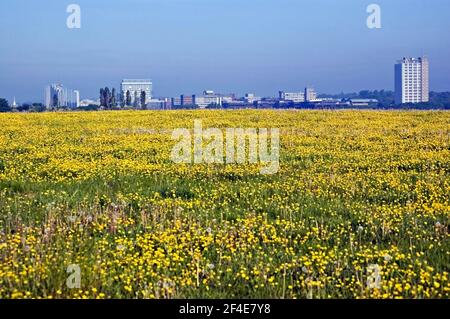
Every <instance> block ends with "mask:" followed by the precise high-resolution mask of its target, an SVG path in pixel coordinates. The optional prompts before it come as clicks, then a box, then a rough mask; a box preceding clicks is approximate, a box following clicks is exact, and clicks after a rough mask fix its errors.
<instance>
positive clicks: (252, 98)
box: [244, 93, 262, 104]
mask: <svg viewBox="0 0 450 319" xmlns="http://www.w3.org/2000/svg"><path fill="white" fill-rule="evenodd" d="M261 100H262V99H261V98H260V97H259V96H256V95H255V94H253V93H247V94H245V97H244V101H245V103H247V104H253V103H255V102H260V101H261Z"/></svg>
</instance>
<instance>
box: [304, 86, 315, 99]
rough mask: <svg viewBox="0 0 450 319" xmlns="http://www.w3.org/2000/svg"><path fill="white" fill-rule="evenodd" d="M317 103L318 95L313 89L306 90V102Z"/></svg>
mask: <svg viewBox="0 0 450 319" xmlns="http://www.w3.org/2000/svg"><path fill="white" fill-rule="evenodd" d="M316 101H317V93H316V91H314V89H313V88H310V87H307V88H305V102H316Z"/></svg>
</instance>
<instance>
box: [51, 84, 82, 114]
mask: <svg viewBox="0 0 450 319" xmlns="http://www.w3.org/2000/svg"><path fill="white" fill-rule="evenodd" d="M79 96H80V92H79V91H74V90H71V89H66V88H64V87H63V86H62V84H51V85H49V86H47V87H46V88H45V97H44V102H45V106H46V107H47V108H58V107H70V108H74V107H77V105H79ZM77 97H78V100H77ZM77 101H78V102H77Z"/></svg>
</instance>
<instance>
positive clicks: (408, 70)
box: [395, 57, 430, 104]
mask: <svg viewBox="0 0 450 319" xmlns="http://www.w3.org/2000/svg"><path fill="white" fill-rule="evenodd" d="M429 91H430V87H429V62H428V58H426V57H421V58H403V59H402V60H400V61H398V63H397V64H396V65H395V103H396V104H405V103H422V102H429V101H430V97H429V95H430V93H429Z"/></svg>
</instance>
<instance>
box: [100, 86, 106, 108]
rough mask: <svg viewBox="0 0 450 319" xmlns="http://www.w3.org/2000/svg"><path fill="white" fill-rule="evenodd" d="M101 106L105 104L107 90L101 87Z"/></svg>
mask: <svg viewBox="0 0 450 319" xmlns="http://www.w3.org/2000/svg"><path fill="white" fill-rule="evenodd" d="M100 106H105V90H104V89H103V88H101V89H100Z"/></svg>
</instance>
